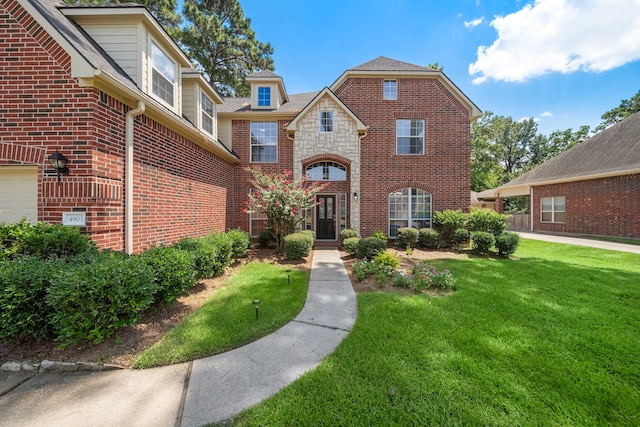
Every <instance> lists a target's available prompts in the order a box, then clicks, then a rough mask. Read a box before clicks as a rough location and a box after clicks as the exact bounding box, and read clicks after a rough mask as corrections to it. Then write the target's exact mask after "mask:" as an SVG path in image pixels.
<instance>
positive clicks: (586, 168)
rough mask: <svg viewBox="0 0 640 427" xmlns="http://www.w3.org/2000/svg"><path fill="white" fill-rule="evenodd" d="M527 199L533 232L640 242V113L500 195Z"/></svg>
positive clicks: (499, 191)
mask: <svg viewBox="0 0 640 427" xmlns="http://www.w3.org/2000/svg"><path fill="white" fill-rule="evenodd" d="M496 196H498V202H497V203H496V205H497V206H502V203H501V200H502V199H505V198H508V197H518V196H528V197H529V198H530V202H531V203H530V206H531V219H530V224H529V229H530V230H531V231H541V232H550V233H568V234H588V235H601V236H617V237H632V238H640V113H635V114H633V115H631V116H630V117H627V118H626V119H624V120H622V121H621V122H619V123H617V124H615V125H613V126H611V127H609V128H608V129H605V130H603V131H602V132H600V133H598V134H596V135H594V136H593V137H591V138H589V139H588V140H586V141H584V142H582V143H580V144H578V145H576V146H575V147H573V148H571V149H569V150H567V151H565V152H564V153H562V154H560V155H558V156H556V157H554V158H553V159H551V160H548V161H546V162H545V163H543V164H541V165H540V166H538V167H536V168H534V169H532V170H530V171H529V172H527V173H525V174H523V175H521V176H519V177H518V178H516V179H514V180H512V181H510V182H508V183H507V184H504V185H502V186H501V187H499V188H498V189H497V190H496Z"/></svg>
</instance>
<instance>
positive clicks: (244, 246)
mask: <svg viewBox="0 0 640 427" xmlns="http://www.w3.org/2000/svg"><path fill="white" fill-rule="evenodd" d="M227 235H228V236H229V238H230V239H231V248H232V253H233V256H234V257H235V258H240V257H243V256H245V255H246V254H247V250H248V249H249V248H250V247H251V236H250V235H249V233H247V232H246V231H243V230H240V229H234V230H229V231H227Z"/></svg>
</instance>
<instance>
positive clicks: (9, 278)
mask: <svg viewBox="0 0 640 427" xmlns="http://www.w3.org/2000/svg"><path fill="white" fill-rule="evenodd" d="M64 265H65V264H63V263H62V262H60V261H44V260H42V259H41V258H39V257H22V258H17V259H15V260H13V261H8V260H5V261H0V340H7V341H8V342H14V341H19V340H21V339H23V338H26V337H27V336H31V337H33V338H35V339H36V340H42V339H49V338H53V336H54V330H53V328H52V326H51V322H50V320H49V315H50V311H51V310H50V308H49V307H48V306H47V303H46V300H45V298H46V296H47V289H48V288H49V287H50V286H51V282H50V280H51V277H52V276H53V274H54V273H55V272H57V271H58V270H62V269H63V266H64Z"/></svg>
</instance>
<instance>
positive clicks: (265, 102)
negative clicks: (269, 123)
mask: <svg viewBox="0 0 640 427" xmlns="http://www.w3.org/2000/svg"><path fill="white" fill-rule="evenodd" d="M270 105H271V88H270V87H259V88H258V107H269V106H270Z"/></svg>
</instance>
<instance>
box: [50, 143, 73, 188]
mask: <svg viewBox="0 0 640 427" xmlns="http://www.w3.org/2000/svg"><path fill="white" fill-rule="evenodd" d="M67 162H68V160H67V158H66V157H65V156H64V155H62V154H60V153H59V152H58V150H56V152H55V153H53V154H51V155H50V156H49V163H51V166H52V167H53V168H54V169H55V170H56V173H57V174H58V182H60V176H61V175H65V176H66V175H69V168H68V167H67Z"/></svg>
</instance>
